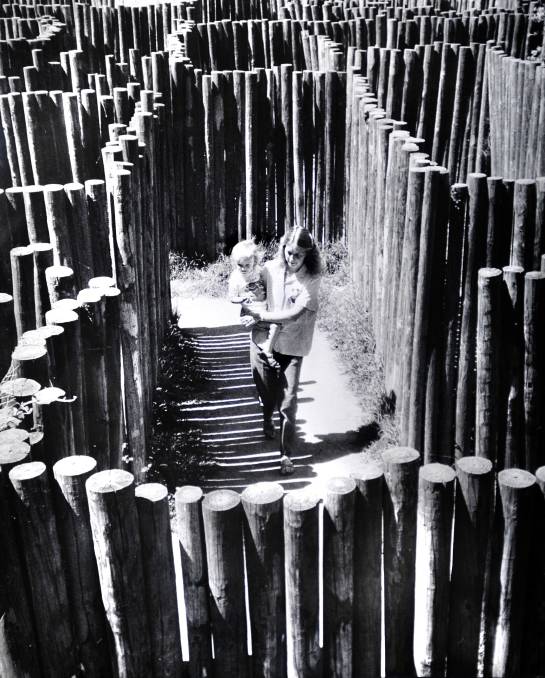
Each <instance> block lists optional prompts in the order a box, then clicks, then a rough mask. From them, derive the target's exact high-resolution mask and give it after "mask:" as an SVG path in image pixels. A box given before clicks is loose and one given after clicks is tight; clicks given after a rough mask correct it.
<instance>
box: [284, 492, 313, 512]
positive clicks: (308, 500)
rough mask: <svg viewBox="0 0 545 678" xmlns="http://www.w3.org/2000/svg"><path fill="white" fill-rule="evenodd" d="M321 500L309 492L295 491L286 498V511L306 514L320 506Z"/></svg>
mask: <svg viewBox="0 0 545 678" xmlns="http://www.w3.org/2000/svg"><path fill="white" fill-rule="evenodd" d="M319 501H320V500H319V499H318V497H317V496H315V495H314V494H312V493H310V492H309V491H308V490H305V489H303V490H295V491H294V492H291V493H290V494H286V495H285V497H284V508H285V509H286V511H294V512H298V513H301V512H304V511H312V510H313V509H315V508H316V506H318V503H319Z"/></svg>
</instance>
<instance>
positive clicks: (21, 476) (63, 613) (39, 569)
mask: <svg viewBox="0 0 545 678" xmlns="http://www.w3.org/2000/svg"><path fill="white" fill-rule="evenodd" d="M9 479H10V481H11V484H12V485H13V489H14V498H15V501H14V504H15V512H16V516H17V527H18V531H19V536H20V539H21V543H22V546H23V557H24V561H25V567H26V576H27V578H28V583H29V588H30V598H31V601H32V609H33V612H34V619H35V623H36V634H37V637H38V647H39V654H40V664H41V669H42V672H43V675H44V676H47V677H48V678H53V677H54V676H71V675H72V674H73V673H75V672H76V661H75V655H74V641H73V636H72V628H71V618H72V615H71V610H70V607H69V601H68V594H67V590H66V581H65V578H64V566H63V562H62V559H61V551H60V546H59V538H58V532H57V525H56V521H55V514H54V513H53V505H52V499H51V489H50V486H49V479H48V474H47V469H46V466H45V464H43V463H42V462H40V461H36V462H28V463H26V464H20V465H18V466H15V467H14V468H12V469H11V471H10V472H9Z"/></svg>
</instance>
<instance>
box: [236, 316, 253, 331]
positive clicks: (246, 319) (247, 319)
mask: <svg viewBox="0 0 545 678" xmlns="http://www.w3.org/2000/svg"><path fill="white" fill-rule="evenodd" d="M240 324H241V325H244V327H246V328H248V329H249V328H250V327H253V326H254V325H256V324H257V320H255V318H252V316H251V315H243V316H241V318H240Z"/></svg>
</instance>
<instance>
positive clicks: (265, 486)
mask: <svg viewBox="0 0 545 678" xmlns="http://www.w3.org/2000/svg"><path fill="white" fill-rule="evenodd" d="M283 496H284V488H283V487H282V485H280V483H270V482H263V483H255V484H254V485H250V486H249V487H247V488H246V489H245V490H244V491H243V492H242V495H241V497H242V501H243V502H244V503H247V504H260V505H261V504H273V503H274V502H277V501H280V499H282V497H283Z"/></svg>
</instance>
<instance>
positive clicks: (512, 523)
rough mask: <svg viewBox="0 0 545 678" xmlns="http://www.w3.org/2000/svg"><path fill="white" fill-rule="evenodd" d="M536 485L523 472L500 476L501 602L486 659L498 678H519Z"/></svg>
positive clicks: (487, 668)
mask: <svg viewBox="0 0 545 678" xmlns="http://www.w3.org/2000/svg"><path fill="white" fill-rule="evenodd" d="M535 483H536V479H535V476H534V475H532V474H531V473H528V471H522V470H521V469H506V470H504V471H500V473H499V474H498V487H499V495H500V511H501V518H502V526H503V531H502V547H501V552H500V558H501V567H500V573H499V589H498V590H499V601H498V608H497V618H496V619H495V620H493V623H494V622H495V623H494V630H493V639H492V649H491V653H490V655H489V656H485V671H489V672H490V675H493V676H498V678H501V677H503V676H512V675H516V674H517V673H518V672H519V669H520V660H521V654H520V653H521V643H522V637H521V636H522V633H521V631H522V619H523V613H524V601H525V592H526V586H527V585H528V582H527V568H528V554H529V546H530V539H531V532H530V529H529V526H530V525H531V515H532V510H533V497H534V494H533V493H534V490H535Z"/></svg>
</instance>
